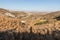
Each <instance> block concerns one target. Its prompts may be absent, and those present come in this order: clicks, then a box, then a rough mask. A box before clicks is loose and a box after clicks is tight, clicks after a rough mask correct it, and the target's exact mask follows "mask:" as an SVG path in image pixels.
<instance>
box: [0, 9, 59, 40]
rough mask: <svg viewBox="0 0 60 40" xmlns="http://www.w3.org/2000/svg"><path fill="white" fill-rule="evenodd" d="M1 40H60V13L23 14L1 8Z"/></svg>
mask: <svg viewBox="0 0 60 40" xmlns="http://www.w3.org/2000/svg"><path fill="white" fill-rule="evenodd" d="M0 40H60V11H56V12H50V13H47V12H23V11H9V10H6V9H2V8H0Z"/></svg>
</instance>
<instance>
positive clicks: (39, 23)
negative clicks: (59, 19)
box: [34, 21, 48, 25]
mask: <svg viewBox="0 0 60 40" xmlns="http://www.w3.org/2000/svg"><path fill="white" fill-rule="evenodd" d="M47 22H48V21H43V22H38V23H35V24H34V25H41V24H45V23H47Z"/></svg>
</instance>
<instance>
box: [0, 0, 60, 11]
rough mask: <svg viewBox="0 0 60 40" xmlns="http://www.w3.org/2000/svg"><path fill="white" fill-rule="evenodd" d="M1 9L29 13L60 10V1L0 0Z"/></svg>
mask: <svg viewBox="0 0 60 40" xmlns="http://www.w3.org/2000/svg"><path fill="white" fill-rule="evenodd" d="M0 8H6V9H12V10H28V11H57V10H60V0H0Z"/></svg>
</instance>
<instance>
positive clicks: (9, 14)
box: [5, 12, 15, 17]
mask: <svg viewBox="0 0 60 40" xmlns="http://www.w3.org/2000/svg"><path fill="white" fill-rule="evenodd" d="M5 15H6V16H11V17H15V15H13V14H11V13H8V12H6V13H5Z"/></svg>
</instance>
